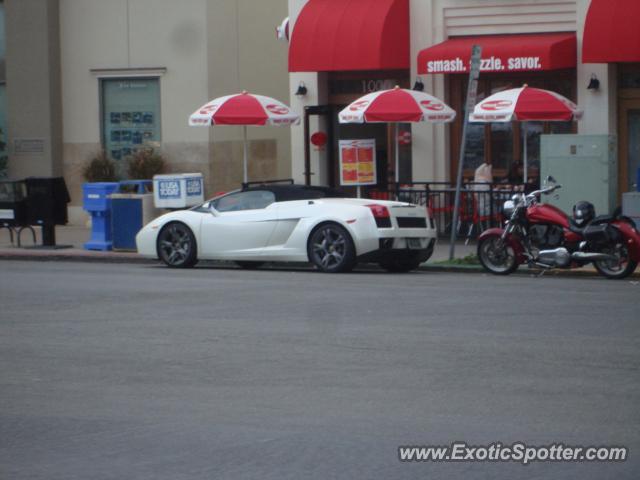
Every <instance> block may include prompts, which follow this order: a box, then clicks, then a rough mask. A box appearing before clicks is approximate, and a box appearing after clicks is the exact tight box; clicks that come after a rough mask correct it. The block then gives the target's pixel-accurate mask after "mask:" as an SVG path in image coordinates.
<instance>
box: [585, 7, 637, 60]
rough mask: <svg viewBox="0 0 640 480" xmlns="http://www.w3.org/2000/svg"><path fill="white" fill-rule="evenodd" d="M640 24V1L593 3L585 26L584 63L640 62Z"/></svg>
mask: <svg viewBox="0 0 640 480" xmlns="http://www.w3.org/2000/svg"><path fill="white" fill-rule="evenodd" d="M639 21H640V2H639V1H638V0H591V5H590V6H589V11H588V12H587V19H586V21H585V24H584V36H583V39H582V62H583V63H615V62H640V25H639V23H638V22H639Z"/></svg>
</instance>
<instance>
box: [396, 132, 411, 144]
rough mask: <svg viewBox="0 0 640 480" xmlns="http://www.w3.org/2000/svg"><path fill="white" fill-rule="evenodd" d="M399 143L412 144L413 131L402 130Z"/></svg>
mask: <svg viewBox="0 0 640 480" xmlns="http://www.w3.org/2000/svg"><path fill="white" fill-rule="evenodd" d="M398 143H399V144H400V145H411V132H401V133H399V134H398Z"/></svg>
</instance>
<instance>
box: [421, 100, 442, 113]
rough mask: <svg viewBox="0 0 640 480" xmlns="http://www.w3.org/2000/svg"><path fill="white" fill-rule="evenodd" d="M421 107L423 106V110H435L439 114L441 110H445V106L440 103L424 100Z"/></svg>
mask: <svg viewBox="0 0 640 480" xmlns="http://www.w3.org/2000/svg"><path fill="white" fill-rule="evenodd" d="M420 105H422V108H426V109H427V110H433V111H434V112H439V111H441V110H444V105H443V104H441V103H440V102H434V101H432V100H422V101H421V102H420Z"/></svg>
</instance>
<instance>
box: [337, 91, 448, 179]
mask: <svg viewBox="0 0 640 480" xmlns="http://www.w3.org/2000/svg"><path fill="white" fill-rule="evenodd" d="M338 118H339V120H340V123H365V122H390V123H395V124H396V132H395V138H396V184H397V183H398V182H399V180H400V177H399V171H398V170H399V168H398V166H399V158H398V157H399V155H398V150H399V149H398V142H399V139H398V123H401V122H436V123H445V122H451V121H453V119H454V118H456V112H455V111H454V110H453V109H451V107H449V106H448V105H446V104H445V103H444V102H443V101H442V100H439V99H437V98H436V97H434V96H432V95H429V94H428V93H424V92H420V91H416V90H407V89H404V88H400V87H397V86H396V87H395V88H393V89H391V90H383V91H380V92H374V93H369V94H368V95H365V96H364V97H360V98H359V99H358V100H356V101H355V102H353V103H351V104H350V105H348V106H347V107H346V108H344V109H343V110H342V111H341V112H340V114H339V115H338Z"/></svg>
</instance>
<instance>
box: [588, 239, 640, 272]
mask: <svg viewBox="0 0 640 480" xmlns="http://www.w3.org/2000/svg"><path fill="white" fill-rule="evenodd" d="M603 253H608V254H609V255H614V256H616V257H617V258H618V260H617V261H613V260H601V261H597V262H594V264H593V265H594V267H596V270H597V271H598V273H599V274H600V275H602V276H603V277H607V278H611V279H615V280H620V279H622V278H626V277H628V276H629V275H631V274H632V273H633V272H634V270H635V269H636V267H637V266H638V263H637V262H634V261H633V260H631V258H629V250H628V249H627V247H625V246H624V245H621V246H619V247H617V248H610V249H607V250H605V251H603Z"/></svg>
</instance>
